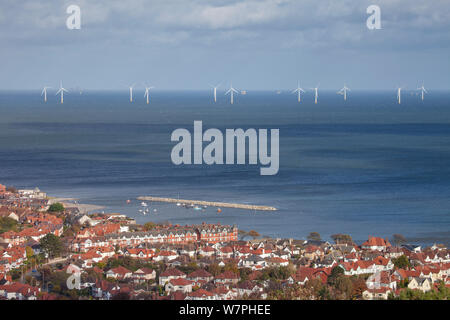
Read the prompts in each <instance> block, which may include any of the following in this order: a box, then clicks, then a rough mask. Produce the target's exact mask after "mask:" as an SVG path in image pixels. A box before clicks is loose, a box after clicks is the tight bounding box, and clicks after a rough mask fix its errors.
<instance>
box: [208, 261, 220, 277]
mask: <svg viewBox="0 0 450 320" xmlns="http://www.w3.org/2000/svg"><path fill="white" fill-rule="evenodd" d="M208 272H209V273H211V274H212V275H213V276H217V275H218V274H220V273H222V268H221V267H220V266H219V265H218V264H217V263H211V264H210V265H209V266H208Z"/></svg>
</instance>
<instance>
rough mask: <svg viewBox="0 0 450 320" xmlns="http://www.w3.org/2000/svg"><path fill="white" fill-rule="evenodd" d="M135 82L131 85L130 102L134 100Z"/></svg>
mask: <svg viewBox="0 0 450 320" xmlns="http://www.w3.org/2000/svg"><path fill="white" fill-rule="evenodd" d="M134 85H135V84H134V83H133V84H132V85H131V86H130V87H129V89H130V102H133V87H134Z"/></svg>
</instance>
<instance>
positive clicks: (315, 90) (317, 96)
mask: <svg viewBox="0 0 450 320" xmlns="http://www.w3.org/2000/svg"><path fill="white" fill-rule="evenodd" d="M311 89H313V90H314V104H317V98H319V85H317V87H315V88H311Z"/></svg>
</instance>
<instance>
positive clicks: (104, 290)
mask: <svg viewBox="0 0 450 320" xmlns="http://www.w3.org/2000/svg"><path fill="white" fill-rule="evenodd" d="M113 287H114V284H113V283H111V282H108V281H106V280H101V281H98V280H97V281H96V282H95V285H94V286H93V287H92V289H91V290H92V296H93V297H94V298H97V299H102V300H109V299H111V297H112V294H111V291H112V288H113Z"/></svg>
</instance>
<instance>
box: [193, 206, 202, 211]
mask: <svg viewBox="0 0 450 320" xmlns="http://www.w3.org/2000/svg"><path fill="white" fill-rule="evenodd" d="M194 210H202V208H200V207H199V206H195V207H194Z"/></svg>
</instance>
